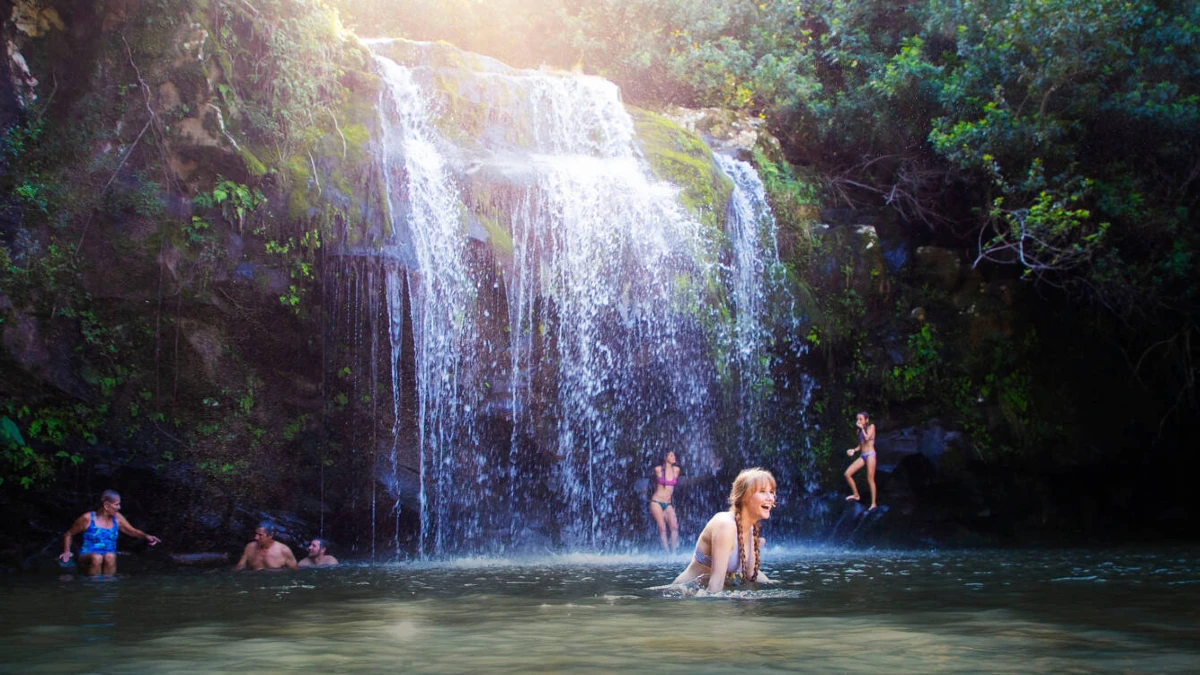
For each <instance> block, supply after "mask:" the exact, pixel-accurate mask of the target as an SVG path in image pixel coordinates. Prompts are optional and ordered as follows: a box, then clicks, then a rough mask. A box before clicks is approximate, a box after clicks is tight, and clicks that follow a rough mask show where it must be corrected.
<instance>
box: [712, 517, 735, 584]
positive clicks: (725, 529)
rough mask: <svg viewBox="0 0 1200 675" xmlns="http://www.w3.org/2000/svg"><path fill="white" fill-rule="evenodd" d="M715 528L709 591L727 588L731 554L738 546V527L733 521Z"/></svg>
mask: <svg viewBox="0 0 1200 675" xmlns="http://www.w3.org/2000/svg"><path fill="white" fill-rule="evenodd" d="M724 525H725V526H718V527H716V528H713V533H712V546H711V549H712V561H713V564H712V575H711V576H709V578H708V591H709V592H710V593H716V592H717V591H722V590H725V574H726V573H727V572H728V571H729V554H730V553H733V549H734V547H735V546H737V528H736V527H734V524H733V523H725V524H724Z"/></svg>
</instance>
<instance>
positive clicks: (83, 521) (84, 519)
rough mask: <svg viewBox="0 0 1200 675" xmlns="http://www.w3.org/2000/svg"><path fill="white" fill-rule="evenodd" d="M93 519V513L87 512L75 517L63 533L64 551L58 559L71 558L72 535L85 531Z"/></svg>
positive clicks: (64, 560) (65, 559) (65, 560)
mask: <svg viewBox="0 0 1200 675" xmlns="http://www.w3.org/2000/svg"><path fill="white" fill-rule="evenodd" d="M91 521H92V514H90V513H85V514H83V515H82V516H79V517H78V518H76V519H75V522H74V523H72V524H71V527H70V529H68V530H67V531H66V532H64V533H63V552H62V553H61V554H60V555H59V556H58V559H59V560H61V561H63V562H67V561H68V560H70V559H71V537H74V536H75V535H77V534H79V533H80V532H83V531H84V530H86V529H87V526H88V523H90V522H91Z"/></svg>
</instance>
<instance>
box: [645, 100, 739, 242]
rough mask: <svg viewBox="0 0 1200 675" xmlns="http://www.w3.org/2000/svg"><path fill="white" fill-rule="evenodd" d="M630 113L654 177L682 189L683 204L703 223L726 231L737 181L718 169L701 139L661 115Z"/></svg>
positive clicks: (681, 198) (710, 151) (681, 199)
mask: <svg viewBox="0 0 1200 675" xmlns="http://www.w3.org/2000/svg"><path fill="white" fill-rule="evenodd" d="M628 109H629V114H630V115H632V117H633V123H634V126H635V128H636V129H637V135H638V140H640V141H641V145H642V152H643V153H644V154H645V157H646V160H647V161H648V162H650V169H651V171H653V172H654V175H655V176H657V177H658V178H660V179H661V180H665V181H669V182H671V183H674V184H675V185H678V186H679V187H680V188H681V189H682V192H681V193H680V196H679V198H680V201H681V202H682V204H683V206H684V207H685V208H686V209H688V210H689V211H691V212H692V213H693V214H694V215H695V216H696V217H697V218H698V219H699V220H700V222H702V223H704V224H705V225H707V226H709V227H710V228H713V229H714V230H716V231H717V232H721V231H724V226H725V207H726V205H727V204H728V203H729V197H730V195H731V194H732V193H733V181H731V180H729V178H728V177H726V176H725V174H723V173H721V170H720V169H719V168H717V165H716V162H714V161H713V156H712V150H711V149H710V148H709V147H708V146H707V145H706V144H705V143H704V141H703V140H701V139H700V137H699V136H697V135H695V134H693V133H690V132H688V131H686V130H685V129H683V128H682V127H680V126H679V125H677V124H675V123H674V122H671V121H670V120H668V119H666V118H665V117H663V116H661V115H656V114H654V113H652V112H649V111H646V110H640V109H638V108H633V107H629V108H628ZM714 234H715V233H714Z"/></svg>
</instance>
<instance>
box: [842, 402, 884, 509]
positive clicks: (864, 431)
mask: <svg viewBox="0 0 1200 675" xmlns="http://www.w3.org/2000/svg"><path fill="white" fill-rule="evenodd" d="M854 426H855V427H857V428H858V446H857V447H853V448H850V449H849V450H847V451H846V454H847V455H849V456H850V457H853V456H854V453H856V452H860V451H861V452H862V454H861V455H859V456H858V459H856V460H854V462H853V463H852V464H851V465H850V466H849V467H847V468H846V473H845V476H846V482H847V483H849V484H850V490H851V492H853V494H851V495H850V496H849V497H846V501H848V502H851V501H853V502H857V501H859V499H860V497H859V495H858V485H856V484H855V483H854V474H855V473H857V472H858V470H859V469H861V468H863V465H864V464H865V465H866V467H867V485H870V486H871V508H870V510H871V511H874V510H875V509H876V508H878V507H877V506H876V504H875V425H874V424H871V418H870V416H868V415H867V413H865V412H860V413H858V415H856V416H855V418H854Z"/></svg>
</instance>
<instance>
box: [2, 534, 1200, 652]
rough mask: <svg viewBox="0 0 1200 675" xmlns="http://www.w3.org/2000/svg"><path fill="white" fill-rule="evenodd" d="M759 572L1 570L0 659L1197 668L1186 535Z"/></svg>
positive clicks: (661, 560) (672, 562)
mask: <svg viewBox="0 0 1200 675" xmlns="http://www.w3.org/2000/svg"><path fill="white" fill-rule="evenodd" d="M764 559H765V560H766V563H767V565H766V566H765V568H764V569H766V570H767V571H769V572H770V574H771V576H772V577H774V578H777V579H780V580H781V581H782V583H780V584H779V585H777V586H773V587H769V588H766V589H760V590H755V591H743V592H734V593H731V594H726V595H725V596H724V597H722V596H718V597H708V598H694V597H684V596H683V595H681V594H680V593H678V592H676V591H674V590H673V589H663V588H659V587H661V586H662V585H664V584H667V583H669V582H670V581H671V580H672V578H673V577H674V576H675V574H676V573H678V572H679V570H680V569H682V567H683V563H684V560H685V559H684V557H682V556H679V557H671V558H667V557H659V556H647V555H627V556H620V555H616V556H592V555H575V556H572V555H565V556H548V557H545V558H528V559H513V560H491V559H470V560H455V561H446V562H442V563H437V564H434V563H412V564H395V565H363V566H355V565H348V566H343V567H340V568H334V569H318V570H305V571H300V572H283V573H240V574H234V573H231V572H228V571H226V570H209V571H203V572H200V571H195V572H189V573H178V574H170V575H137V576H126V577H118V578H116V579H109V580H104V579H92V580H89V579H83V578H61V579H53V578H36V577H15V576H13V577H3V578H0V606H2V607H3V610H4V611H3V612H0V654H3V657H2V658H0V672H6V673H8V672H12V673H85V672H86V673H168V672H169V673H191V672H195V673H201V672H203V673H208V672H229V671H246V672H248V671H251V670H253V671H265V672H281V671H298V670H306V671H313V672H337V673H345V672H398V673H400V672H403V673H410V672H427V673H483V672H497V671H499V672H524V671H531V670H532V671H539V672H560V671H572V672H594V673H600V672H617V671H626V672H647V673H650V672H654V673H659V672H688V673H717V672H721V673H732V672H746V671H754V672H771V671H776V672H797V671H799V672H831V671H832V672H889V673H918V672H920V673H933V672H951V673H966V672H986V673H995V672H1146V673H1166V672H1195V671H1196V670H1197V667H1198V666H1197V664H1200V609H1198V608H1200V551H1197V550H1193V549H1154V550H1094V549H1093V550H1055V551H1029V550H1023V551H1009V550H981V551H954V552H948V551H936V552H908V551H905V552H899V551H841V550H831V549H811V548H799V547H796V548H793V547H770V548H769V549H768V550H767V551H766V553H765V555H764Z"/></svg>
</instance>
